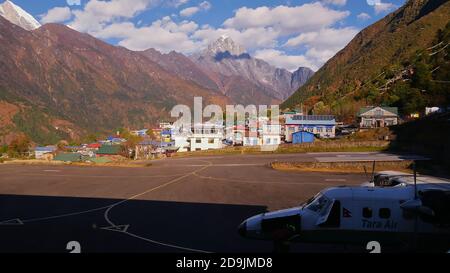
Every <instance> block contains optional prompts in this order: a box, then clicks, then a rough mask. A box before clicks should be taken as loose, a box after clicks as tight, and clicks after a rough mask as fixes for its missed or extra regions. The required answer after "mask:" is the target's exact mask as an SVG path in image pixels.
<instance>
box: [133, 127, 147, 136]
mask: <svg viewBox="0 0 450 273" xmlns="http://www.w3.org/2000/svg"><path fill="white" fill-rule="evenodd" d="M147 131H148V129H141V130H135V131H131V132H130V133H131V134H132V135H134V136H139V137H146V136H147Z"/></svg>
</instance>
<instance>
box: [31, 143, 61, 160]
mask: <svg viewBox="0 0 450 273" xmlns="http://www.w3.org/2000/svg"><path fill="white" fill-rule="evenodd" d="M57 149H58V148H56V147H55V146H47V147H36V148H35V149H34V158H36V159H48V158H49V157H52V155H53V154H54V153H55V152H56V150H57Z"/></svg>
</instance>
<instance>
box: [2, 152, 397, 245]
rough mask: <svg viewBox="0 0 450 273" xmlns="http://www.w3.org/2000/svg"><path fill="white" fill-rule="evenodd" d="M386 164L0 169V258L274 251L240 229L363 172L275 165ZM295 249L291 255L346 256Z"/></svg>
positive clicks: (226, 160) (310, 157)
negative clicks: (73, 252) (76, 252)
mask: <svg viewBox="0 0 450 273" xmlns="http://www.w3.org/2000/svg"><path fill="white" fill-rule="evenodd" d="M358 157H361V158H377V159H378V160H381V159H382V158H383V157H389V158H390V157H392V155H384V154H378V153H356V154H355V153H353V154H352V153H332V154H293V155H258V156H251V155H242V156H217V157H204V158H181V159H166V160H160V161H154V162H152V164H153V165H152V166H151V167H145V168H121V167H115V168H110V167H77V166H19V165H6V164H2V165H0V252H33V253H34V252H63V253H64V252H66V253H67V252H69V250H67V249H66V248H67V244H68V243H69V242H71V241H76V242H78V243H79V244H80V246H81V251H82V252H94V253H95V252H113V253H114V252H132V253H140V252H144V253H152V252H158V253H159V252H164V253H165V252H213V253H216V252H220V253H224V252H225V253H232V252H237V253H241V252H271V251H272V250H273V245H272V243H270V242H259V241H250V240H246V239H243V238H241V237H239V235H238V234H237V226H238V225H239V224H240V223H241V222H242V221H243V220H245V219H246V218H248V217H251V216H253V215H255V214H259V213H262V212H265V211H267V210H270V211H272V210H278V209H283V208H289V207H294V206H299V205H300V204H301V203H302V202H304V201H306V200H307V199H309V198H310V197H312V196H314V195H315V194H317V193H318V192H319V191H321V190H322V189H324V188H327V187H332V186H338V185H359V184H361V183H363V182H365V180H366V177H365V176H364V175H360V174H330V173H327V174H323V173H297V172H280V171H276V170H273V169H271V168H270V167H269V164H270V162H273V161H305V162H306V161H321V160H322V159H323V158H325V159H326V160H330V158H336V159H339V158H340V159H341V160H342V159H343V158H346V159H349V158H350V159H351V160H355V158H358ZM343 250H345V249H341V248H340V247H339V248H338V247H331V246H328V247H326V248H325V246H316V245H314V246H312V245H295V246H294V247H293V251H294V252H323V251H326V252H330V251H331V252H332V251H343Z"/></svg>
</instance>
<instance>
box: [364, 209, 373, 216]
mask: <svg viewBox="0 0 450 273" xmlns="http://www.w3.org/2000/svg"><path fill="white" fill-rule="evenodd" d="M372 214H373V211H372V209H371V208H363V217H364V218H372Z"/></svg>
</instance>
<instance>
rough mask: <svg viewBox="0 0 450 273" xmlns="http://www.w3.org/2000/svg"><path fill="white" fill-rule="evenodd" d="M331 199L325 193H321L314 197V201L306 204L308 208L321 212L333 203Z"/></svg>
mask: <svg viewBox="0 0 450 273" xmlns="http://www.w3.org/2000/svg"><path fill="white" fill-rule="evenodd" d="M331 203H332V202H331V200H330V199H329V198H328V197H326V196H325V195H322V194H319V195H317V196H316V198H314V200H313V201H312V202H310V203H309V204H307V205H306V207H305V208H306V209H308V210H311V211H314V212H317V213H320V212H322V211H326V210H327V208H328V207H329V206H330V205H331Z"/></svg>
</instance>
